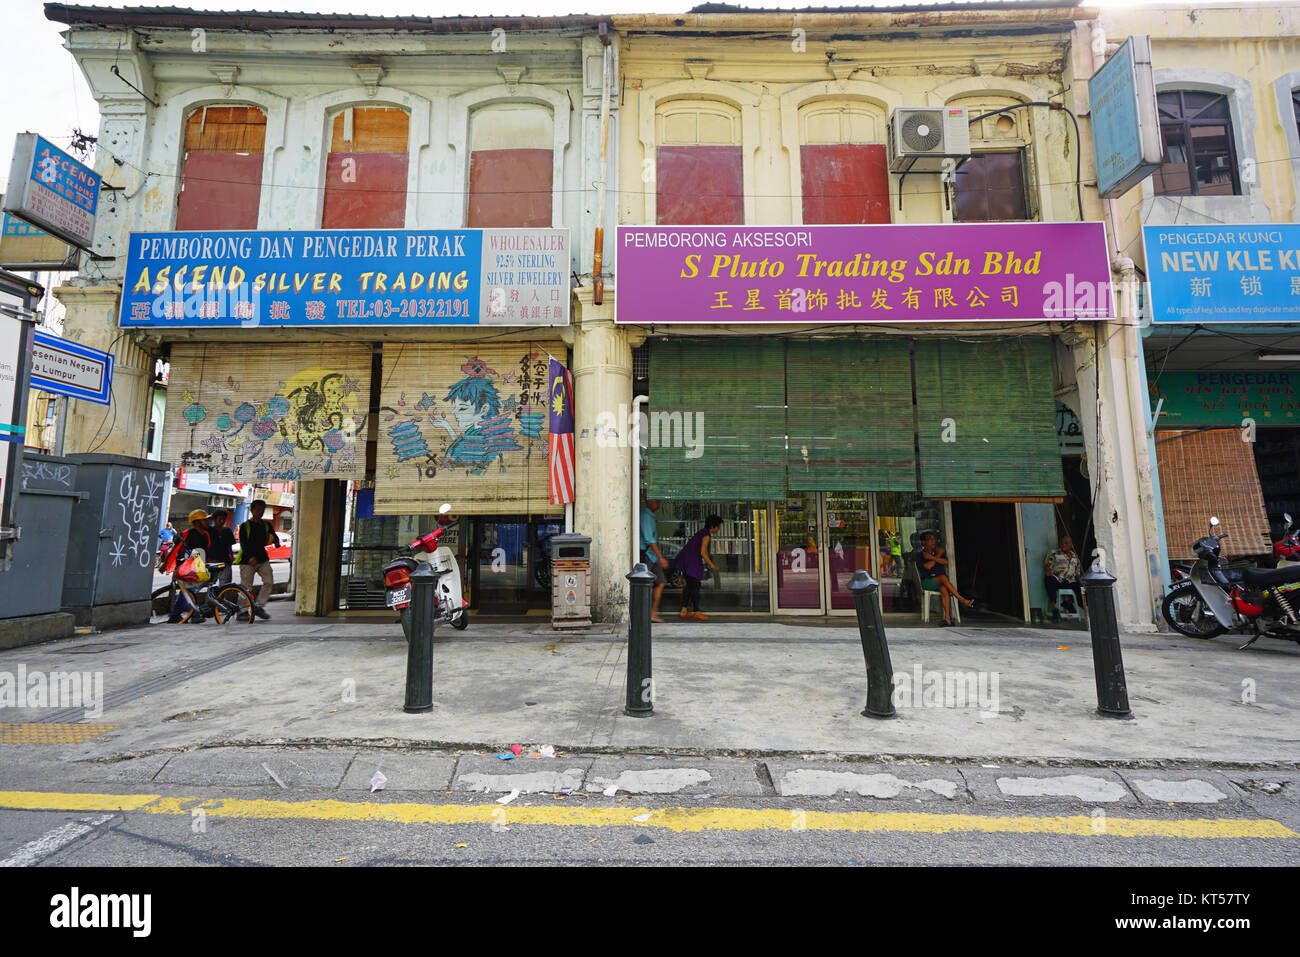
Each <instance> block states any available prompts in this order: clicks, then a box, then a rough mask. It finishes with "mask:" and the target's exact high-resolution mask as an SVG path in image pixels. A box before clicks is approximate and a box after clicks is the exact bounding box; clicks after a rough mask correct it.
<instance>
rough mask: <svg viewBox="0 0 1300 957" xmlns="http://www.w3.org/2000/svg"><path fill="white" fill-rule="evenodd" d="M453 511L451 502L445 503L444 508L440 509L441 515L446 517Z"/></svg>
mask: <svg viewBox="0 0 1300 957" xmlns="http://www.w3.org/2000/svg"><path fill="white" fill-rule="evenodd" d="M450 511H451V502H443V503H442V507H441V508H439V509H438V514H439V515H446V514H447V513H448V512H450Z"/></svg>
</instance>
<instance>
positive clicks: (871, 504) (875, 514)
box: [771, 492, 948, 615]
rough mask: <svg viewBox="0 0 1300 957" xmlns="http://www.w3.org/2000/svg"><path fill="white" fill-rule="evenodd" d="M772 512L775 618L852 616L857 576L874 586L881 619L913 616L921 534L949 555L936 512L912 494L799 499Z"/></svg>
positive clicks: (805, 495)
mask: <svg viewBox="0 0 1300 957" xmlns="http://www.w3.org/2000/svg"><path fill="white" fill-rule="evenodd" d="M771 511H772V518H771V522H772V528H773V529H774V531H775V535H774V536H773V547H774V551H775V554H774V556H773V560H772V563H771V567H772V569H773V577H774V578H775V581H774V583H773V589H772V594H773V600H772V603H773V607H772V612H773V613H774V614H792V615H809V614H811V615H852V614H853V593H852V592H851V591H850V590H849V588H848V585H849V582H850V581H851V580H852V578H853V573H854V572H855V571H856V570H857V569H859V568H864V569H867V570H869V571H870V572H871V574H872V576H873V577H875V578H876V579H877V580H879V582H880V594H881V603H882V606H883V610H884V611H886V612H912V611H918V610H919V609H920V599H919V595H920V592H921V580H920V574H919V571H918V569H917V568H916V564H915V562H914V561H913V559H912V555H913V554H914V553H915V551H916V550H917V549H918V548H920V546H921V534H922V533H924V532H927V531H930V532H934V533H935V534H936V535H937V536H938V538H939V541H940V542H941V543H943V544H944V547H945V548H947V547H948V546H947V544H946V543H947V540H948V535H947V533H946V529H947V522H946V516H945V510H944V508H943V504H942V503H939V502H934V501H931V500H930V499H926V498H921V497H919V496H917V495H915V494H914V493H908V492H874V493H873V492H800V493H795V494H794V495H792V496H791V497H789V498H787V499H786V500H785V501H784V502H776V503H773V504H772V506H771Z"/></svg>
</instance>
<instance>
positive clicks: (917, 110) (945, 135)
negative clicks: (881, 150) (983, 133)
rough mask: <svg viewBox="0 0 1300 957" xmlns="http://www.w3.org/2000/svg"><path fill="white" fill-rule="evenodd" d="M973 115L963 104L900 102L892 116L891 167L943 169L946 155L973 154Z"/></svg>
mask: <svg viewBox="0 0 1300 957" xmlns="http://www.w3.org/2000/svg"><path fill="white" fill-rule="evenodd" d="M969 120H970V118H969V117H968V116H967V114H966V107H964V106H938V107H929V106H920V107H918V106H900V107H899V108H898V109H896V110H894V112H893V113H892V114H890V117H889V144H888V149H889V169H890V171H891V172H894V173H942V172H943V171H944V170H945V169H951V168H952V164H951V163H945V162H944V160H946V159H964V158H966V157H968V156H970V122H969Z"/></svg>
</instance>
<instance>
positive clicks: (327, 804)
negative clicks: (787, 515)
mask: <svg viewBox="0 0 1300 957" xmlns="http://www.w3.org/2000/svg"><path fill="white" fill-rule="evenodd" d="M0 808H16V809H22V810H27V811H145V812H148V813H150V814H190V813H192V812H193V811H194V810H195V809H197V808H202V809H203V811H204V813H205V814H206V815H207V816H209V817H226V818H248V819H256V820H304V821H390V822H393V823H398V824H492V823H499V822H503V821H504V823H507V824H511V825H513V824H537V825H545V826H551V827H656V828H663V829H665V830H670V831H676V832H678V833H682V832H701V831H794V830H808V831H851V832H869V833H913V834H947V833H962V832H967V833H983V834H1064V835H1072V836H1077V837H1184V838H1196V839H1202V838H1242V837H1258V838H1292V837H1300V834H1297V833H1296V832H1294V831H1292V830H1291V829H1290V828H1288V827H1285V826H1284V825H1282V824H1281V823H1279V822H1278V821H1273V820H1268V819H1264V818H1260V819H1255V820H1251V819H1245V818H1187V819H1181V820H1157V819H1153V818H1128V817H1111V816H1107V817H1106V818H1105V821H1104V825H1102V827H1101V828H1100V829H1098V826H1097V824H1096V822H1095V819H1094V818H1092V817H1091V816H1088V815H1083V814H1076V815H1070V816H1067V817H1012V816H1005V815H998V816H984V815H980V814H926V813H921V812H912V811H903V812H896V811H791V810H781V809H775V808H701V807H690V808H687V807H670V808H657V809H656V808H645V807H640V808H636V807H577V806H565V807H554V806H551V805H546V806H541V807H519V806H515V807H508V808H502V807H499V806H498V805H496V804H488V805H478V804H412V803H397V802H394V803H391V804H389V803H385V804H378V803H373V802H369V801H339V800H325V801H265V800H260V799H245V798H202V797H180V796H172V795H168V796H166V797H164V796H163V795H161V794H62V793H58V792H40V791H0ZM643 814H648V815H650V817H649V819H648V820H646V821H644V822H640V821H636V820H634V818H637V817H640V816H641V815H643Z"/></svg>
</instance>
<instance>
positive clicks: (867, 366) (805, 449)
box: [785, 339, 916, 492]
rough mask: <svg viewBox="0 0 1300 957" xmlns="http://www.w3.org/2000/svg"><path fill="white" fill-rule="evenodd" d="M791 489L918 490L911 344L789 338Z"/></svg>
mask: <svg viewBox="0 0 1300 957" xmlns="http://www.w3.org/2000/svg"><path fill="white" fill-rule="evenodd" d="M785 382H786V401H787V403H788V406H789V408H788V411H787V413H786V421H787V423H788V426H789V436H790V447H789V451H788V456H787V462H788V473H789V486H790V489H791V490H792V491H815V492H856V491H860V490H862V489H874V490H876V491H881V492H886V491H888V492H910V491H915V490H916V454H915V451H914V444H915V443H914V440H913V435H914V426H913V422H912V358H911V342H910V340H896V339H875V340H872V339H792V340H790V342H789V344H788V352H787V355H786V373H785Z"/></svg>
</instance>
